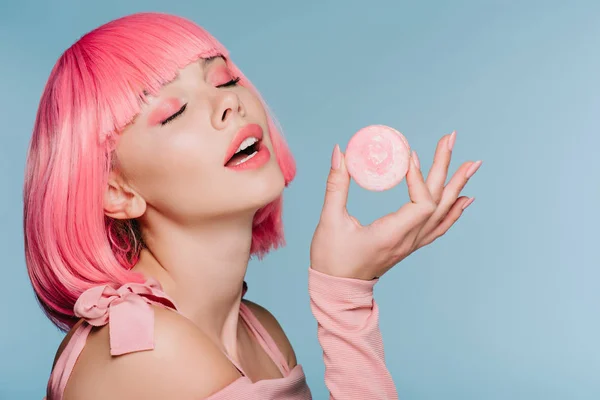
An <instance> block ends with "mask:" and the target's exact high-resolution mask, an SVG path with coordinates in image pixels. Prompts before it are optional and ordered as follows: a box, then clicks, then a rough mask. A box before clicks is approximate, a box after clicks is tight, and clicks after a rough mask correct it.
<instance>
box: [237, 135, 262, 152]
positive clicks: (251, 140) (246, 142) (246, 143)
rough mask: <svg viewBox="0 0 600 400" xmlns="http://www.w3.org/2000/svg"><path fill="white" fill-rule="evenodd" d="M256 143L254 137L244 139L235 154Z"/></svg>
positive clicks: (256, 140)
mask: <svg viewBox="0 0 600 400" xmlns="http://www.w3.org/2000/svg"><path fill="white" fill-rule="evenodd" d="M256 142H258V139H257V138H255V137H249V138H246V139H244V141H243V142H242V143H241V144H240V147H238V149H237V151H236V152H235V154H237V153H239V152H240V151H242V150H244V149H246V148H248V147H250V146H252V145H253V144H254V143H256Z"/></svg>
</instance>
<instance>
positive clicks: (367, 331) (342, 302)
mask: <svg viewBox="0 0 600 400" xmlns="http://www.w3.org/2000/svg"><path fill="white" fill-rule="evenodd" d="M375 283H376V281H364V280H358V279H347V278H338V277H333V276H329V275H326V274H323V273H320V272H318V271H315V270H313V269H310V270H309V293H310V302H311V303H310V304H311V309H312V312H313V315H314V316H315V318H316V320H317V323H318V338H319V342H320V344H321V347H322V349H323V358H324V361H325V384H326V385H327V388H328V389H329V392H330V399H332V400H346V399H357V398H360V399H374V400H378V399H381V400H383V399H385V400H391V399H397V398H398V394H397V392H396V388H395V385H394V382H393V380H392V377H391V375H390V373H389V371H388V369H387V367H386V364H385V356H384V349H383V340H382V337H381V332H380V330H379V309H378V307H377V304H376V303H375V301H374V300H373V286H374V285H375Z"/></svg>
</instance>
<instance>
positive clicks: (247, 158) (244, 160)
mask: <svg viewBox="0 0 600 400" xmlns="http://www.w3.org/2000/svg"><path fill="white" fill-rule="evenodd" d="M257 154H258V152H257V151H255V152H254V153H252V154H250V155H249V156H248V157H245V158H244V159H243V160H241V161H238V162H237V163H236V164H235V165H240V164H243V163H245V162H246V161H248V160H249V159H251V158H252V157H254V156H255V155H257Z"/></svg>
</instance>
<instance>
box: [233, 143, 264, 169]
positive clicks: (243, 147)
mask: <svg viewBox="0 0 600 400" xmlns="http://www.w3.org/2000/svg"><path fill="white" fill-rule="evenodd" d="M260 146H261V141H260V140H259V139H258V138H255V137H248V138H246V139H244V141H243V142H242V143H241V144H240V146H239V147H238V149H237V150H236V152H235V153H234V154H233V156H232V157H231V158H230V159H229V161H227V163H226V164H225V166H227V167H232V166H236V165H240V164H243V163H245V162H246V161H248V160H250V159H252V158H253V157H254V156H255V155H256V154H258V151H259V150H260Z"/></svg>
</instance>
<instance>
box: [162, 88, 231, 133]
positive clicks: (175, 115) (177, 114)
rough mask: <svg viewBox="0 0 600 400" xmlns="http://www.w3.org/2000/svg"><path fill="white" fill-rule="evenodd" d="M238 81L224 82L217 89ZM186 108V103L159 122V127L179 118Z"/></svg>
mask: <svg viewBox="0 0 600 400" xmlns="http://www.w3.org/2000/svg"><path fill="white" fill-rule="evenodd" d="M239 81H240V78H239V77H238V78H234V79H232V80H230V81H229V82H225V83H224V84H222V85H218V86H217V87H218V88H222V87H230V86H235V85H237V84H238V82H239ZM186 107H187V103H186V104H184V105H183V107H181V108H180V109H179V111H177V112H176V113H175V114H173V115H171V116H170V117H169V118H167V119H165V120H164V121H161V125H166V124H168V123H169V122H171V121H173V120H174V119H175V118H177V117H179V116H180V115H181V114H183V112H184V111H185V108H186Z"/></svg>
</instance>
